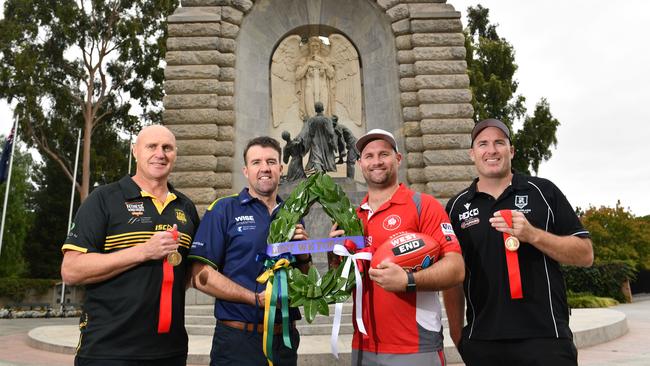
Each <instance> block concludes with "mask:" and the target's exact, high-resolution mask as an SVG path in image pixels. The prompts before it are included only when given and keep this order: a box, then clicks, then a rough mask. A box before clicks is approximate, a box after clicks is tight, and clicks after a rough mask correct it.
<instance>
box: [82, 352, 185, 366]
mask: <svg viewBox="0 0 650 366" xmlns="http://www.w3.org/2000/svg"><path fill="white" fill-rule="evenodd" d="M186 364H187V355H182V356H174V357H168V358H158V359H154V360H95V359H92V358H83V357H79V356H77V357H75V358H74V366H185V365H186Z"/></svg>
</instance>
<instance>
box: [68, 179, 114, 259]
mask: <svg viewBox="0 0 650 366" xmlns="http://www.w3.org/2000/svg"><path fill="white" fill-rule="evenodd" d="M102 192H103V191H100V190H96V191H94V192H93V193H91V194H90V195H89V196H88V198H86V200H85V201H84V202H83V203H82V204H81V206H80V207H79V210H77V214H76V216H75V218H74V221H73V223H72V228H71V229H70V232H68V237H67V238H66V240H65V242H64V244H63V246H62V247H61V250H62V251H66V250H75V251H78V252H82V253H102V252H103V251H104V241H105V240H106V229H107V226H108V217H109V213H108V212H107V211H106V210H107V208H106V206H105V204H104V200H103V194H102Z"/></svg>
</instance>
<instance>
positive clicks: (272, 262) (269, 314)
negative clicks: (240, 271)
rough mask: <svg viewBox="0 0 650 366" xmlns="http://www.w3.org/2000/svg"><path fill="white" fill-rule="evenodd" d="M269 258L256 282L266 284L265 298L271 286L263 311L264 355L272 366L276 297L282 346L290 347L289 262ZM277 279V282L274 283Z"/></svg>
mask: <svg viewBox="0 0 650 366" xmlns="http://www.w3.org/2000/svg"><path fill="white" fill-rule="evenodd" d="M282 259H283V258H278V257H275V258H269V259H266V260H265V261H264V267H265V268H266V271H265V272H264V273H262V274H261V275H260V276H259V277H258V278H257V281H258V282H261V283H263V281H264V282H267V291H266V296H268V295H269V292H268V286H269V284H270V285H271V293H270V297H271V298H270V299H268V300H267V301H265V302H266V303H267V304H268V308H267V309H265V313H266V317H265V319H266V324H265V327H264V328H265V330H266V332H267V333H269V332H270V333H271V334H265V337H264V338H265V340H264V341H265V347H264V349H265V351H266V352H265V353H266V358H267V359H268V361H269V364H270V365H272V364H273V362H272V360H273V336H274V334H273V330H274V329H275V312H276V308H277V304H278V297H280V312H281V314H282V341H283V343H284V345H285V346H286V347H288V348H292V347H291V333H290V330H289V285H288V283H287V268H288V264H289V261H288V260H287V259H286V258H284V260H282ZM276 277H277V281H276Z"/></svg>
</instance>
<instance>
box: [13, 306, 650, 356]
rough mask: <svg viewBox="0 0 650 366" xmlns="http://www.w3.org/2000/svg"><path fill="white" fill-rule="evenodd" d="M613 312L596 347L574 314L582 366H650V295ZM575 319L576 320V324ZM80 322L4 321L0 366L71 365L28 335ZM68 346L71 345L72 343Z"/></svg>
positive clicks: (594, 333)
mask: <svg viewBox="0 0 650 366" xmlns="http://www.w3.org/2000/svg"><path fill="white" fill-rule="evenodd" d="M612 309H613V310H617V311H618V312H621V313H623V314H625V316H626V317H627V326H628V329H629V332H628V333H627V334H625V335H623V336H621V337H620V338H617V339H615V340H613V341H610V342H607V343H602V344H599V345H595V346H586V345H588V344H590V342H592V341H594V340H595V339H597V338H598V337H599V336H600V335H599V330H598V329H590V326H591V324H596V323H597V322H598V321H600V320H601V319H600V317H601V316H594V315H586V316H585V314H596V313H593V312H588V311H576V313H574V316H573V317H572V325H571V326H572V328H573V327H574V326H575V327H577V328H580V329H582V330H583V331H584V330H586V331H588V332H585V334H586V336H584V337H582V338H581V339H580V342H582V343H583V344H582V345H581V344H578V347H579V348H580V350H579V361H580V362H579V363H580V365H592V366H601V365H629V366H638V365H650V347H647V345H646V344H647V343H648V340H649V339H650V295H646V296H641V297H636V298H635V302H634V303H632V304H623V305H618V306H616V307H613V308H612ZM578 313H580V314H578ZM614 313H615V312H607V311H603V312H602V313H601V314H603V315H606V316H609V317H611V316H612V315H614V317H615V316H616V314H614ZM596 318H598V319H596ZM574 319H576V320H575V322H574ZM77 322H78V320H77V319H11V320H7V319H1V320H0V366H64V365H72V363H73V356H72V355H70V354H62V353H55V352H48V351H44V350H40V349H35V348H32V347H30V346H29V342H30V339H29V337H28V335H27V334H28V332H29V331H30V330H32V329H34V328H37V327H44V326H51V325H63V326H67V327H63V328H69V326H71V325H76V324H77ZM60 337H61V338H69V335H68V336H66V335H64V334H61V335H60ZM206 338H209V337H206ZM305 338H306V337H305ZM52 341H53V342H54V343H59V342H63V343H65V342H64V341H66V340H64V339H60V340H52ZM305 341H306V340H305ZM66 342H68V343H69V340H67V341H66ZM307 343H308V342H304V343H303V342H301V349H302V348H303V346H307ZM318 343H320V342H318ZM305 348H307V347H305ZM306 350H307V349H305V351H306ZM302 353H303V352H301V354H302ZM316 364H320V362H316V363H313V362H301V365H310V366H311V365H316ZM329 364H330V365H332V364H333V363H332V362H331V361H329ZM456 365H461V364H456Z"/></svg>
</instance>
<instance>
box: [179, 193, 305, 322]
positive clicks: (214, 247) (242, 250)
mask: <svg viewBox="0 0 650 366" xmlns="http://www.w3.org/2000/svg"><path fill="white" fill-rule="evenodd" d="M277 203H278V205H277V206H276V207H275V209H274V210H273V213H271V214H269V211H268V209H267V207H266V205H265V204H264V203H263V202H261V201H260V200H258V199H257V198H255V197H253V196H251V195H250V193H249V192H248V188H244V189H243V190H242V191H241V192H239V194H237V195H232V196H226V197H223V198H219V199H217V200H216V201H215V202H213V203H212V205H210V207H208V210H207V211H206V213H205V216H203V220H201V224H200V225H199V229H198V231H197V232H196V235H195V237H194V242H193V243H192V247H191V249H190V255H189V258H190V259H193V260H199V261H202V262H204V263H207V264H209V265H211V266H212V267H214V268H215V269H218V270H219V271H220V272H221V273H222V274H223V275H224V276H226V277H228V278H229V279H230V280H231V281H233V282H235V283H237V284H239V285H240V286H242V287H245V288H247V289H249V290H251V291H254V292H256V293H257V292H260V291H263V290H264V288H265V287H266V285H265V284H259V283H257V281H256V279H257V276H259V275H260V274H261V273H262V272H263V270H264V264H263V263H260V262H258V261H257V260H256V256H257V254H259V253H265V252H266V245H267V243H266V239H267V237H268V235H269V227H270V225H271V221H273V219H274V218H275V215H276V214H277V212H278V210H279V208H280V205H281V204H282V200H281V199H280V197H277ZM278 315H279V313H278ZM214 316H215V317H216V318H217V319H219V320H236V321H241V322H247V323H262V322H263V320H264V309H263V308H260V307H255V306H252V305H248V304H241V303H236V302H230V301H224V300H219V299H217V301H216V302H215V306H214ZM290 316H291V319H292V320H296V319H300V312H299V311H298V309H297V308H291V309H290ZM276 322H277V323H280V322H282V318H281V317H280V316H277V317H276Z"/></svg>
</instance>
